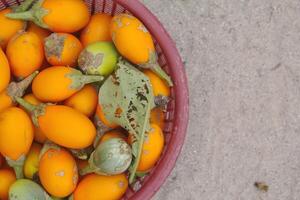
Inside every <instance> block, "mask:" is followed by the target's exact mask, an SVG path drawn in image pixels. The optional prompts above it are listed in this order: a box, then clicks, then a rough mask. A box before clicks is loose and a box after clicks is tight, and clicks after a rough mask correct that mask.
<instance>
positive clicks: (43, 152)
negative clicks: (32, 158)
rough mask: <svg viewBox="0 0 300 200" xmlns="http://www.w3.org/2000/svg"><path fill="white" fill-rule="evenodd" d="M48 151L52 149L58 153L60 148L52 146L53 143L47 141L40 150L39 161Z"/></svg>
mask: <svg viewBox="0 0 300 200" xmlns="http://www.w3.org/2000/svg"><path fill="white" fill-rule="evenodd" d="M50 149H54V150H57V151H60V150H61V147H59V146H58V145H56V144H54V143H53V142H51V141H49V140H47V141H46V142H45V143H44V146H43V148H42V150H41V152H40V155H39V159H41V158H42V157H43V155H44V154H45V153H47V151H49V150H50Z"/></svg>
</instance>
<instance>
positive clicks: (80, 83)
mask: <svg viewBox="0 0 300 200" xmlns="http://www.w3.org/2000/svg"><path fill="white" fill-rule="evenodd" d="M67 77H68V78H70V79H71V80H72V83H71V85H70V88H71V89H75V90H80V89H81V88H83V87H84V86H85V85H86V84H89V83H94V82H99V81H103V80H104V77H103V76H96V75H82V73H81V72H78V71H77V70H76V71H75V72H72V73H70V74H67Z"/></svg>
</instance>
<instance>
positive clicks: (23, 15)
mask: <svg viewBox="0 0 300 200" xmlns="http://www.w3.org/2000/svg"><path fill="white" fill-rule="evenodd" d="M43 2H44V0H39V1H38V2H36V3H35V4H34V5H33V6H32V8H31V9H30V10H28V11H24V12H13V13H8V14H6V17H8V18H10V19H21V20H26V21H32V22H34V23H35V24H36V25H38V26H40V27H42V28H46V29H48V28H49V27H48V25H47V24H45V22H44V20H43V18H44V16H46V15H47V14H48V13H49V11H48V10H46V9H44V8H43V7H42V5H43Z"/></svg>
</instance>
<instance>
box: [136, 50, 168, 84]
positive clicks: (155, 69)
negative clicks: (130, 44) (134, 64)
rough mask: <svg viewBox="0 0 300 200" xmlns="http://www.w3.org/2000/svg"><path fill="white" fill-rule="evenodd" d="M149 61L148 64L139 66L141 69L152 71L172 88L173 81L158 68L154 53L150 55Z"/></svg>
mask: <svg viewBox="0 0 300 200" xmlns="http://www.w3.org/2000/svg"><path fill="white" fill-rule="evenodd" d="M149 54H150V59H149V62H148V63H145V64H141V65H139V66H140V67H141V68H144V69H150V70H151V71H153V72H154V73H155V74H156V75H157V76H159V77H160V78H161V79H163V80H164V81H166V82H167V84H168V85H169V86H170V87H172V86H173V81H172V79H171V77H170V76H169V75H168V74H167V73H166V72H165V71H164V70H163V69H162V68H161V67H160V66H159V64H158V62H157V54H156V53H155V52H154V51H151V52H150V53H149Z"/></svg>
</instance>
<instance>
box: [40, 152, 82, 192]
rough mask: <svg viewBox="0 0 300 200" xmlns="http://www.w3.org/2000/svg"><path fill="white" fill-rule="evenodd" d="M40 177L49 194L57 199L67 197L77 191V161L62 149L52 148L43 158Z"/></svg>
mask: <svg viewBox="0 0 300 200" xmlns="http://www.w3.org/2000/svg"><path fill="white" fill-rule="evenodd" d="M39 176H40V180H41V183H42V185H43V187H44V188H45V189H46V191H47V192H48V193H50V194H51V195H53V196H56V197H61V198H63V197H66V196H68V195H70V194H71V193H72V192H73V191H74V190H75V188H76V185H77V181H78V169H77V165H76V162H75V159H74V158H73V157H72V155H71V154H70V153H69V152H68V151H66V150H64V149H62V148H59V147H58V149H54V148H51V149H49V150H48V151H46V152H45V153H44V154H43V155H42V157H41V160H40V165H39Z"/></svg>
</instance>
